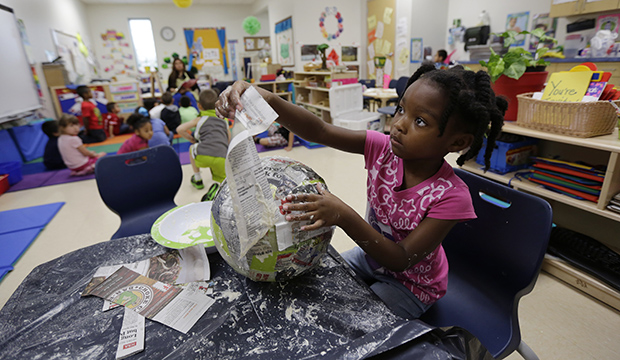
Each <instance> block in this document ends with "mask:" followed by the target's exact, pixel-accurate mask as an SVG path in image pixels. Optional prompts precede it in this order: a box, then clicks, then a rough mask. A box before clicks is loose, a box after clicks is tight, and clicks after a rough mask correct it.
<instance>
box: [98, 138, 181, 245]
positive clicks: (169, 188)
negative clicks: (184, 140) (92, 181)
mask: <svg viewBox="0 0 620 360" xmlns="http://www.w3.org/2000/svg"><path fill="white" fill-rule="evenodd" d="M95 178H96V180H97V187H98V188H99V194H100V195H101V199H102V200H103V202H104V203H105V204H106V206H107V207H108V208H109V209H110V210H112V211H113V212H114V213H116V214H117V215H119V216H120V218H121V225H120V227H119V229H118V230H117V232H116V233H115V234H114V235H113V236H112V238H113V239H115V238H119V237H124V236H130V235H136V234H143V233H148V232H150V228H151V226H152V224H153V222H154V221H155V220H157V218H158V217H159V216H160V215H161V214H163V213H164V212H166V211H167V210H169V209H171V208H173V207H175V206H176V204H175V203H174V196H175V195H176V193H177V191H178V190H179V187H180V186H181V182H182V180H183V173H182V170H181V162H180V161H179V156H178V155H177V153H176V152H175V151H174V149H173V148H172V147H171V146H167V145H161V146H156V147H153V148H149V149H145V150H140V151H136V152H132V153H127V154H120V155H108V156H104V157H103V158H101V159H99V160H98V161H97V165H96V166H95Z"/></svg>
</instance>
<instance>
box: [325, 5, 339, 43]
mask: <svg viewBox="0 0 620 360" xmlns="http://www.w3.org/2000/svg"><path fill="white" fill-rule="evenodd" d="M327 15H334V16H335V17H336V20H338V30H337V31H336V32H335V33H334V34H330V33H328V32H327V30H325V18H326V17H327ZM319 27H320V28H321V34H323V37H324V38H326V39H327V40H333V39H336V38H338V36H340V34H342V30H343V27H342V15H340V13H339V12H338V9H337V8H336V7H335V6H334V7H326V8H325V11H323V12H322V13H321V17H320V18H319Z"/></svg>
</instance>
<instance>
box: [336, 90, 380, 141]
mask: <svg viewBox="0 0 620 360" xmlns="http://www.w3.org/2000/svg"><path fill="white" fill-rule="evenodd" d="M362 92H363V91H362V84H350V85H341V86H336V87H333V88H331V89H329V111H330V115H331V117H332V123H333V124H334V125H336V126H340V127H343V128H347V129H351V130H375V131H380V132H383V127H384V126H385V120H384V119H382V116H381V114H380V113H378V112H366V111H363V106H364V104H363V96H362Z"/></svg>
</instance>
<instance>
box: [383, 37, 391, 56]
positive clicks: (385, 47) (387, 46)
mask: <svg viewBox="0 0 620 360" xmlns="http://www.w3.org/2000/svg"><path fill="white" fill-rule="evenodd" d="M382 52H383V53H384V54H385V55H387V54H389V53H391V52H392V43H391V42H389V41H388V40H385V41H384V42H383V50H382Z"/></svg>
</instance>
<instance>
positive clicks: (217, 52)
mask: <svg viewBox="0 0 620 360" xmlns="http://www.w3.org/2000/svg"><path fill="white" fill-rule="evenodd" d="M183 33H184V34H185V43H186V45H187V53H188V54H189V66H188V68H189V69H191V68H192V67H196V69H198V70H203V68H206V69H204V71H203V72H206V73H209V74H213V75H214V74H218V73H222V72H223V73H224V74H228V56H227V54H228V43H227V42H226V29H225V28H223V27H219V28H184V29H183ZM189 69H188V70H189ZM206 70H208V71H206Z"/></svg>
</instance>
